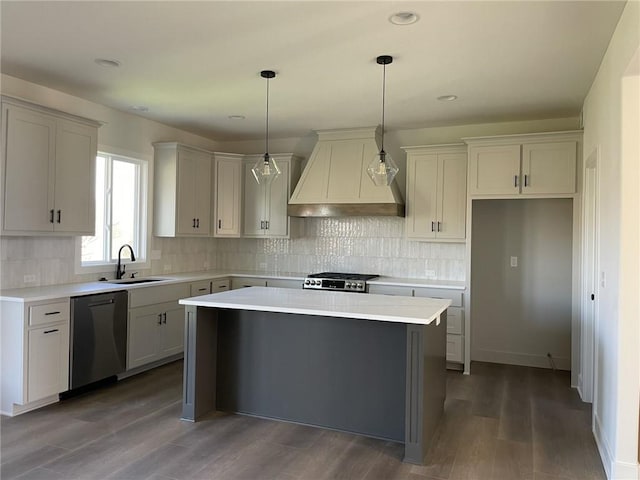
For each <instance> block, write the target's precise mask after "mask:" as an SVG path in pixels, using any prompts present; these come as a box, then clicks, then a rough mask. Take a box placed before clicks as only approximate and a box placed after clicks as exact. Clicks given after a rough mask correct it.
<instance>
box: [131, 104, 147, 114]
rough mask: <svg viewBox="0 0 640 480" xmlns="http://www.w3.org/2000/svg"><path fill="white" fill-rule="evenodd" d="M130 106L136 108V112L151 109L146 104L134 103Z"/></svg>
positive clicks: (132, 108)
mask: <svg viewBox="0 0 640 480" xmlns="http://www.w3.org/2000/svg"><path fill="white" fill-rule="evenodd" d="M129 108H130V109H131V110H135V111H136V112H148V111H149V107H146V106H144V105H132V106H131V107H129Z"/></svg>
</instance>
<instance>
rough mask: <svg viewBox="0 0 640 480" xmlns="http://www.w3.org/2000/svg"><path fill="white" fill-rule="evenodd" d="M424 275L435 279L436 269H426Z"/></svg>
mask: <svg viewBox="0 0 640 480" xmlns="http://www.w3.org/2000/svg"><path fill="white" fill-rule="evenodd" d="M424 276H425V277H427V278H428V279H430V280H435V278H436V271H435V270H427V271H426V272H424Z"/></svg>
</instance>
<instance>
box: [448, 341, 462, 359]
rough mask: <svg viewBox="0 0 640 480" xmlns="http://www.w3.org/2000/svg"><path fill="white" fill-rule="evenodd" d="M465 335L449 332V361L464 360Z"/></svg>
mask: <svg viewBox="0 0 640 480" xmlns="http://www.w3.org/2000/svg"><path fill="white" fill-rule="evenodd" d="M463 344H464V336H462V335H451V334H447V362H458V363H462V362H464V354H463V348H464V345H463Z"/></svg>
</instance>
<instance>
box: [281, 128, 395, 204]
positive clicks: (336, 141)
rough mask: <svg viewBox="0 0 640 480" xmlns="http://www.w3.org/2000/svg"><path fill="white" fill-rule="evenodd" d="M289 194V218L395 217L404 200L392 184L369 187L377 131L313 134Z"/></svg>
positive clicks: (328, 131) (318, 132) (335, 131)
mask: <svg viewBox="0 0 640 480" xmlns="http://www.w3.org/2000/svg"><path fill="white" fill-rule="evenodd" d="M316 133H317V134H318V143H317V144H316V146H315V147H314V149H313V152H311V157H309V161H308V162H307V166H306V167H305V169H304V171H303V172H302V176H301V177H300V180H299V181H298V185H297V186H296V189H295V191H294V192H293V195H291V199H290V200H289V207H288V214H289V215H290V216H292V217H346V216H352V217H353V216H370V215H374V216H381V215H384V216H398V217H404V202H403V201H402V196H401V195H400V191H399V190H398V186H397V185H396V183H395V181H394V182H393V183H392V184H391V186H389V187H378V186H376V185H374V183H373V182H372V181H371V178H369V175H367V166H368V164H369V162H370V161H371V159H373V157H374V155H375V154H376V153H377V152H379V151H380V146H379V139H380V129H379V128H378V127H368V128H357V129H348V130H318V131H316Z"/></svg>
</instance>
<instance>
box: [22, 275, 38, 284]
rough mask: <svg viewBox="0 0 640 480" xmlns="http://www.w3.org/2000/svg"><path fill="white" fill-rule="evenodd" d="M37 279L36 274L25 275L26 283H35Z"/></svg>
mask: <svg viewBox="0 0 640 480" xmlns="http://www.w3.org/2000/svg"><path fill="white" fill-rule="evenodd" d="M35 281H36V276H35V275H25V276H24V283H35Z"/></svg>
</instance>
